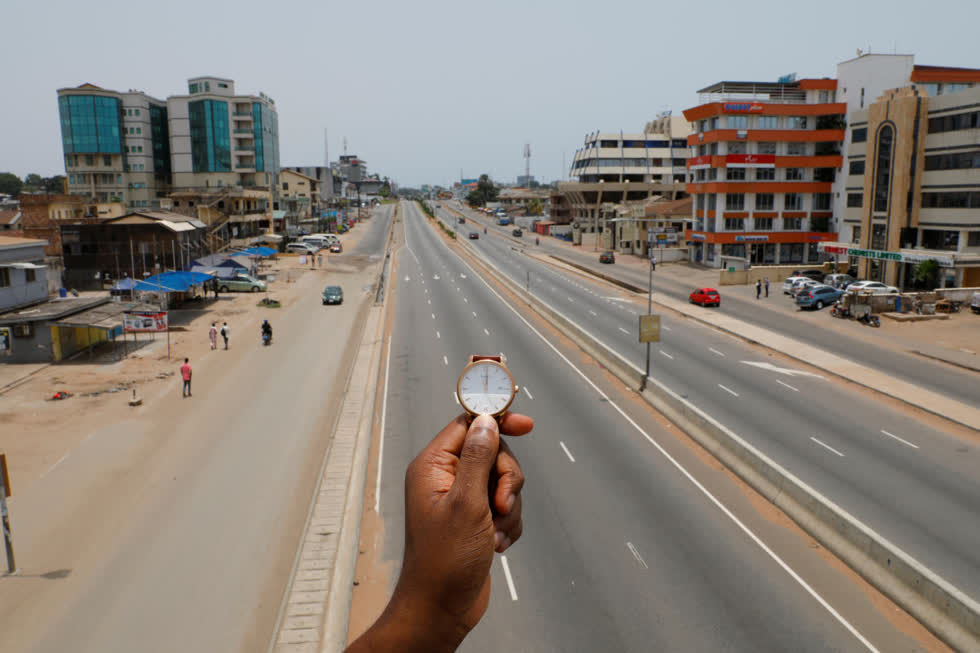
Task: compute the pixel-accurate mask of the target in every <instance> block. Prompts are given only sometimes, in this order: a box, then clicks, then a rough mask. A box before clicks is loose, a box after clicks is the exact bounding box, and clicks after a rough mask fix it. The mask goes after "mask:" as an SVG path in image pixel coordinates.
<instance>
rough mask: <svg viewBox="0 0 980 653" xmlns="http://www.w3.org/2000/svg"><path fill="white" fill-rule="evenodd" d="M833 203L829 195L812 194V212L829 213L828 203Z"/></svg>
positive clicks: (831, 196)
mask: <svg viewBox="0 0 980 653" xmlns="http://www.w3.org/2000/svg"><path fill="white" fill-rule="evenodd" d="M832 201H833V195H832V194H831V193H814V194H813V210H814V211H829V210H830V203H831V202H832Z"/></svg>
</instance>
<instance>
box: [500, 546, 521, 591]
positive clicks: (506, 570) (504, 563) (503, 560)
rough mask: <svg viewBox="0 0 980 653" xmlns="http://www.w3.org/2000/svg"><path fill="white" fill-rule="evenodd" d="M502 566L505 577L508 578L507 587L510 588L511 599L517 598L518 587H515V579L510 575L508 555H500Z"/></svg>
mask: <svg viewBox="0 0 980 653" xmlns="http://www.w3.org/2000/svg"><path fill="white" fill-rule="evenodd" d="M500 566H502V567H503V568H504V577H505V578H506V579H507V589H509V590H510V600H511V601H516V600H517V589H515V588H514V579H513V578H511V576H510V565H508V564H507V556H504V555H502V556H500Z"/></svg>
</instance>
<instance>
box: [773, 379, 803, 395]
mask: <svg viewBox="0 0 980 653" xmlns="http://www.w3.org/2000/svg"><path fill="white" fill-rule="evenodd" d="M776 383H778V384H779V385H784V386H786V387H787V388H789V389H790V390H792V391H793V392H799V390H797V389H796V388H794V387H793V386H791V385H790V384H788V383H783V382H782V381H780V380H779V379H776Z"/></svg>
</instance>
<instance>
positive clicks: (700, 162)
mask: <svg viewBox="0 0 980 653" xmlns="http://www.w3.org/2000/svg"><path fill="white" fill-rule="evenodd" d="M687 167H688V168H690V169H691V170H703V169H704V168H710V167H711V155H710V154H702V155H701V156H692V157H691V158H689V159H688V160H687Z"/></svg>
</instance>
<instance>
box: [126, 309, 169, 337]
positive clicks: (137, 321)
mask: <svg viewBox="0 0 980 653" xmlns="http://www.w3.org/2000/svg"><path fill="white" fill-rule="evenodd" d="M123 329H124V330H125V331H126V333H145V332H152V333H163V332H165V331H167V330H168V329H167V312H166V311H163V312H156V313H150V312H127V313H123Z"/></svg>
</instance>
